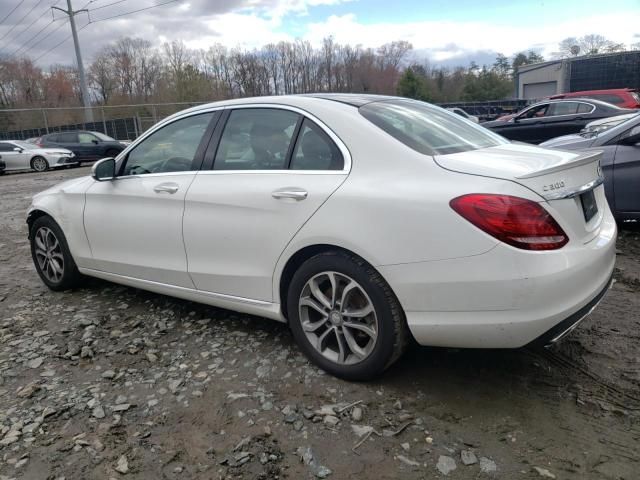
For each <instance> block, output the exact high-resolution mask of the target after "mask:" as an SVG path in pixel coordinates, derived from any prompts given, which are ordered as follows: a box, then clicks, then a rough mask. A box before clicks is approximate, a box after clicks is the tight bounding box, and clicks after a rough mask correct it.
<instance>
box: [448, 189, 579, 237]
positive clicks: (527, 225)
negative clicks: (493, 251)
mask: <svg viewBox="0 0 640 480" xmlns="http://www.w3.org/2000/svg"><path fill="white" fill-rule="evenodd" d="M449 205H451V208H453V209H454V210H455V211H456V212H458V213H459V214H460V215H462V216H463V217H464V218H465V219H467V220H468V221H470V222H471V223H473V224H474V225H475V226H476V227H478V228H479V229H481V230H483V231H485V232H487V233H488V234H489V235H492V236H494V237H496V238H497V239H498V240H501V241H503V242H505V243H508V244H509V245H512V246H514V247H517V248H522V249H524V250H556V249H558V248H561V247H562V246H564V245H566V243H567V242H568V241H569V237H567V234H566V233H564V231H563V230H562V228H561V227H560V225H558V223H557V222H556V221H555V220H554V219H553V217H552V216H551V215H549V213H548V212H547V211H546V210H545V209H544V208H542V207H541V206H540V205H539V204H537V203H536V202H532V201H531V200H527V199H525V198H519V197H512V196H510V195H494V194H488V193H472V194H470V195H463V196H461V197H457V198H454V199H453V200H451V202H449Z"/></svg>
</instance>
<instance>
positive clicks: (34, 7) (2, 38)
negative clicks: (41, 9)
mask: <svg viewBox="0 0 640 480" xmlns="http://www.w3.org/2000/svg"><path fill="white" fill-rule="evenodd" d="M43 1H44V0H38V3H36V4H35V5H34V6H33V7H31V10H29V11H28V12H27V13H25V14H24V16H23V17H22V18H21V19H20V20H18V21H17V22H16V23H15V24H14V25H13V27H11V29H10V30H9V31H8V32H7V33H5V34H4V35H3V36H2V37H0V40H4V38H5V37H6V36H7V35H9V34H10V33H11V32H13V29H14V28H16V27H17V26H18V25H20V24H21V23H22V21H23V20H24V19H25V18H27V17H28V16H29V14H30V13H31V12H33V11H34V10H35V9H36V7H38V5H40V4H41V3H42V2H43Z"/></svg>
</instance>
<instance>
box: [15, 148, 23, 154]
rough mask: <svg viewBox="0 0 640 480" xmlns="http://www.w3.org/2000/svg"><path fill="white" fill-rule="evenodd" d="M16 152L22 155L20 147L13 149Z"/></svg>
mask: <svg viewBox="0 0 640 480" xmlns="http://www.w3.org/2000/svg"><path fill="white" fill-rule="evenodd" d="M13 151H14V152H18V153H22V149H21V148H20V147H13Z"/></svg>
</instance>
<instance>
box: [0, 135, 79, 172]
mask: <svg viewBox="0 0 640 480" xmlns="http://www.w3.org/2000/svg"><path fill="white" fill-rule="evenodd" d="M0 159H2V161H3V162H4V163H5V171H6V172H9V171H12V170H35V171H36V172H44V171H46V170H49V169H50V168H59V167H68V166H75V165H79V164H78V161H77V160H76V159H75V154H74V153H73V152H72V151H71V150H67V149H66V148H40V147H38V146H37V145H34V144H32V143H28V142H22V141H20V140H4V141H0Z"/></svg>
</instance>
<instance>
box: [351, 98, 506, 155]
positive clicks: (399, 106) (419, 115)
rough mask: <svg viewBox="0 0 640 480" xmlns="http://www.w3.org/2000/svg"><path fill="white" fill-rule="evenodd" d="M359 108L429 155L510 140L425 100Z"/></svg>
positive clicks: (389, 131) (482, 146)
mask: <svg viewBox="0 0 640 480" xmlns="http://www.w3.org/2000/svg"><path fill="white" fill-rule="evenodd" d="M359 110H360V113H361V114H362V116H364V117H365V118H366V119H367V120H369V121H370V122H371V123H373V124H374V125H376V126H377V127H379V128H381V129H382V130H384V131H385V132H387V133H388V134H389V135H391V136H392V137H394V138H395V139H396V140H398V141H400V142H402V143H404V144H405V145H407V146H408V147H410V148H412V149H414V150H416V151H418V152H420V153H424V154H426V155H447V154H450V153H458V152H466V151H469V150H477V149H479V148H487V147H494V146H496V145H503V144H505V143H508V141H507V140H505V139H504V138H502V137H501V136H499V135H497V134H495V133H493V132H491V131H490V130H488V129H486V128H484V127H481V126H479V125H475V124H472V123H470V122H467V121H465V120H462V119H461V118H460V117H459V116H458V115H456V114H454V113H451V112H447V111H446V110H443V109H441V108H438V107H435V106H433V105H429V104H428V103H424V102H418V101H413V100H390V101H381V102H373V103H368V104H366V105H363V106H362V107H360V109H359Z"/></svg>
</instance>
